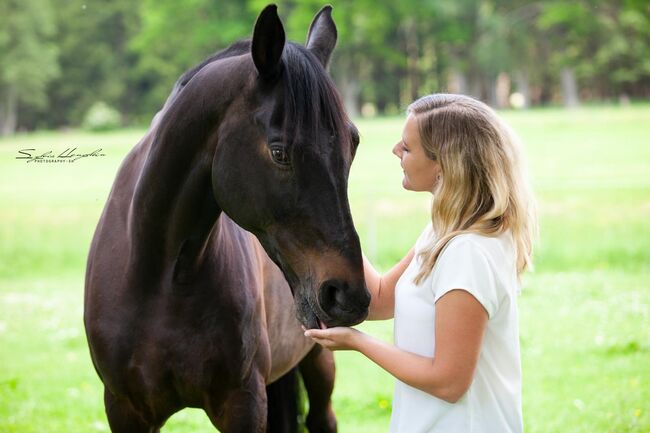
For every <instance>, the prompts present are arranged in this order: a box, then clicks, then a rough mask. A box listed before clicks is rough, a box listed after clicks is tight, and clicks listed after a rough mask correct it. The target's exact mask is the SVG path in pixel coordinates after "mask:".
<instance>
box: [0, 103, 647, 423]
mask: <svg viewBox="0 0 650 433" xmlns="http://www.w3.org/2000/svg"><path fill="white" fill-rule="evenodd" d="M503 115H504V117H505V118H506V119H507V120H508V122H509V123H510V124H511V125H512V126H513V127H514V128H515V130H516V131H518V133H519V134H520V136H521V137H522V139H523V142H524V143H525V145H526V150H527V155H528V160H529V164H530V171H531V174H532V179H533V185H534V189H535V191H536V194H537V197H538V200H539V209H540V218H541V239H540V244H539V247H538V250H537V255H536V262H537V270H536V272H535V273H532V274H529V275H527V276H526V278H525V287H524V291H523V294H522V296H521V298H520V300H519V305H520V310H521V342H522V360H523V369H524V419H525V425H526V431H527V432H529V433H537V432H539V433H546V432H576V433H578V432H585V433H586V432H616V433H620V432H639V433H641V432H648V431H650V368H648V366H649V365H650V224H649V221H650V146H648V143H650V131H648V128H647V124H648V119H650V106H647V105H640V106H633V107H627V108H619V107H588V108H583V109H580V110H574V111H564V110H561V109H546V110H532V111H527V112H504V113H503ZM402 122H403V119H400V118H389V119H372V120H359V121H358V122H357V125H358V126H359V129H360V130H361V134H362V144H361V146H360V148H359V151H358V154H357V158H356V160H355V163H354V165H353V167H352V172H351V178H350V202H351V205H352V211H353V215H354V218H355V222H356V225H357V229H358V231H359V234H360V236H361V239H362V243H363V248H364V250H365V251H366V253H367V254H368V255H369V256H370V257H371V258H372V259H373V261H374V262H375V263H376V264H377V265H378V267H379V268H382V269H386V268H388V267H389V266H390V265H392V264H393V263H394V262H395V261H396V260H398V259H399V258H401V256H402V255H403V254H404V253H405V252H406V251H407V249H408V248H409V247H410V245H411V244H412V243H413V241H414V240H415V238H416V237H417V235H418V234H419V232H420V231H421V229H422V227H423V226H424V225H425V224H426V221H427V210H428V204H429V199H428V197H427V196H426V195H422V194H412V193H406V192H404V191H403V190H402V189H401V186H400V185H401V171H400V169H399V166H398V163H397V159H396V158H395V157H394V156H392V155H391V154H390V149H391V147H392V144H393V142H394V141H395V140H396V139H397V138H398V137H399V135H400V133H401V127H402ZM142 134H143V131H142V130H123V131H117V132H112V133H102V134H88V133H83V132H77V131H71V132H58V133H57V132H43V133H36V134H27V135H19V136H17V137H12V138H10V139H3V140H0V432H16V433H30V432H41V431H47V432H51V433H56V432H61V433H68V432H71V433H72V432H93V431H107V430H108V427H107V424H106V421H105V416H104V414H103V406H102V397H101V383H100V381H99V379H98V378H97V376H96V374H95V372H94V370H93V368H92V365H91V363H90V359H89V356H88V350H87V346H86V341H85V336H84V332H83V325H82V320H81V317H82V298H83V295H82V293H83V274H84V267H85V257H86V254H87V251H88V246H89V243H90V238H91V236H92V233H93V230H94V227H95V224H96V222H97V219H98V218H99V214H100V212H101V208H102V206H103V204H104V202H105V200H106V196H107V194H108V191H109V189H110V186H111V183H112V179H113V177H114V175H115V172H116V170H117V168H118V166H119V163H120V161H121V160H122V158H123V157H124V155H125V153H126V152H127V151H128V150H129V149H130V148H131V147H132V146H133V145H134V144H135V143H136V142H137V140H138V139H139V138H140V137H141V136H142ZM68 147H77V148H78V150H79V151H83V152H89V151H92V150H94V149H96V148H102V149H103V153H104V154H105V155H106V156H104V157H98V158H92V159H91V158H88V159H84V160H79V161H77V162H75V163H74V164H33V163H29V164H27V163H25V162H24V161H20V160H16V159H15V157H16V156H17V151H18V150H19V149H25V148H36V149H37V150H43V151H47V150H54V151H58V152H60V151H63V150H65V149H66V148H68ZM362 328H363V329H364V330H366V331H368V332H370V333H372V334H374V335H376V336H379V337H381V338H384V339H386V340H390V339H391V336H392V323H391V322H375V323H367V324H364V325H362ZM336 357H337V368H338V369H337V377H338V380H337V385H336V389H335V395H334V408H335V411H336V412H337V416H338V419H339V426H340V431H341V432H342V433H347V432H367V433H376V432H381V431H387V429H388V422H389V418H390V409H391V407H390V404H391V397H392V386H393V380H392V379H391V378H390V377H389V376H388V375H387V374H385V373H383V372H382V371H381V370H380V369H378V368H377V367H375V366H374V365H372V364H371V363H370V362H368V361H367V360H365V359H364V358H363V357H361V356H360V355H359V354H356V353H352V352H339V353H337V354H336ZM163 431H165V432H175V433H181V432H197V431H205V432H208V431H213V429H212V428H211V426H210V424H209V422H208V421H207V418H206V417H205V416H204V414H203V413H202V412H201V411H198V410H186V411H183V412H181V413H179V414H177V415H175V416H174V417H173V418H172V419H171V420H170V421H169V422H168V424H167V425H166V426H165V428H164V429H163Z"/></svg>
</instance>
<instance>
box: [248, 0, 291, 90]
mask: <svg viewBox="0 0 650 433" xmlns="http://www.w3.org/2000/svg"><path fill="white" fill-rule="evenodd" d="M284 42H285V36H284V27H282V22H281V21H280V17H278V7H277V6H276V5H274V4H271V5H268V6H267V7H265V8H264V10H263V11H262V12H261V13H260V16H259V17H257V21H256V22H255V30H253V42H252V43H251V54H252V56H253V62H254V63H255V67H256V68H257V71H258V72H259V74H260V76H261V77H264V78H267V79H272V78H275V77H276V76H277V75H278V73H279V71H280V57H282V50H284Z"/></svg>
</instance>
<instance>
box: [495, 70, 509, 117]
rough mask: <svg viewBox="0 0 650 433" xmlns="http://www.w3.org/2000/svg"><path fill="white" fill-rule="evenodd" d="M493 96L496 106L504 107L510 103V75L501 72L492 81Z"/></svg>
mask: <svg viewBox="0 0 650 433" xmlns="http://www.w3.org/2000/svg"><path fill="white" fill-rule="evenodd" d="M494 97H495V102H496V107H497V108H506V107H508V106H509V105H510V103H509V99H510V75H508V74H507V73H505V72H501V73H500V74H499V75H497V79H496V80H495V81H494Z"/></svg>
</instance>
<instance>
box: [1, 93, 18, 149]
mask: <svg viewBox="0 0 650 433" xmlns="http://www.w3.org/2000/svg"><path fill="white" fill-rule="evenodd" d="M17 108H18V107H17V104H16V89H15V88H14V87H13V86H9V87H8V88H7V93H5V95H4V101H0V136H1V137H4V136H7V135H11V134H13V133H14V132H16V124H17V121H18V116H17V113H16V111H17Z"/></svg>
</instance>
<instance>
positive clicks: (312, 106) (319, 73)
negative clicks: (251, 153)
mask: <svg viewBox="0 0 650 433" xmlns="http://www.w3.org/2000/svg"><path fill="white" fill-rule="evenodd" d="M282 60H283V62H282V63H283V64H284V69H283V74H284V76H283V77H282V86H283V90H284V98H283V99H284V121H285V126H284V129H285V134H286V135H287V136H288V137H294V139H296V140H299V139H300V137H309V136H313V134H314V132H315V131H317V130H319V129H321V128H322V127H325V128H327V129H328V130H329V131H331V132H332V133H333V134H348V128H347V127H346V125H347V123H348V118H347V115H346V112H345V109H344V107H343V104H342V102H341V98H340V96H339V94H338V92H337V90H336V87H335V85H334V83H333V82H332V79H331V78H330V77H329V75H328V74H327V72H326V71H325V68H323V66H322V65H321V63H320V61H319V60H318V59H317V58H316V56H314V55H313V54H312V53H311V52H310V51H309V50H308V49H307V48H305V47H303V46H302V45H298V44H295V43H293V42H288V43H287V44H286V45H285V47H284V52H283V54H282ZM339 138H344V137H339Z"/></svg>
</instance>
